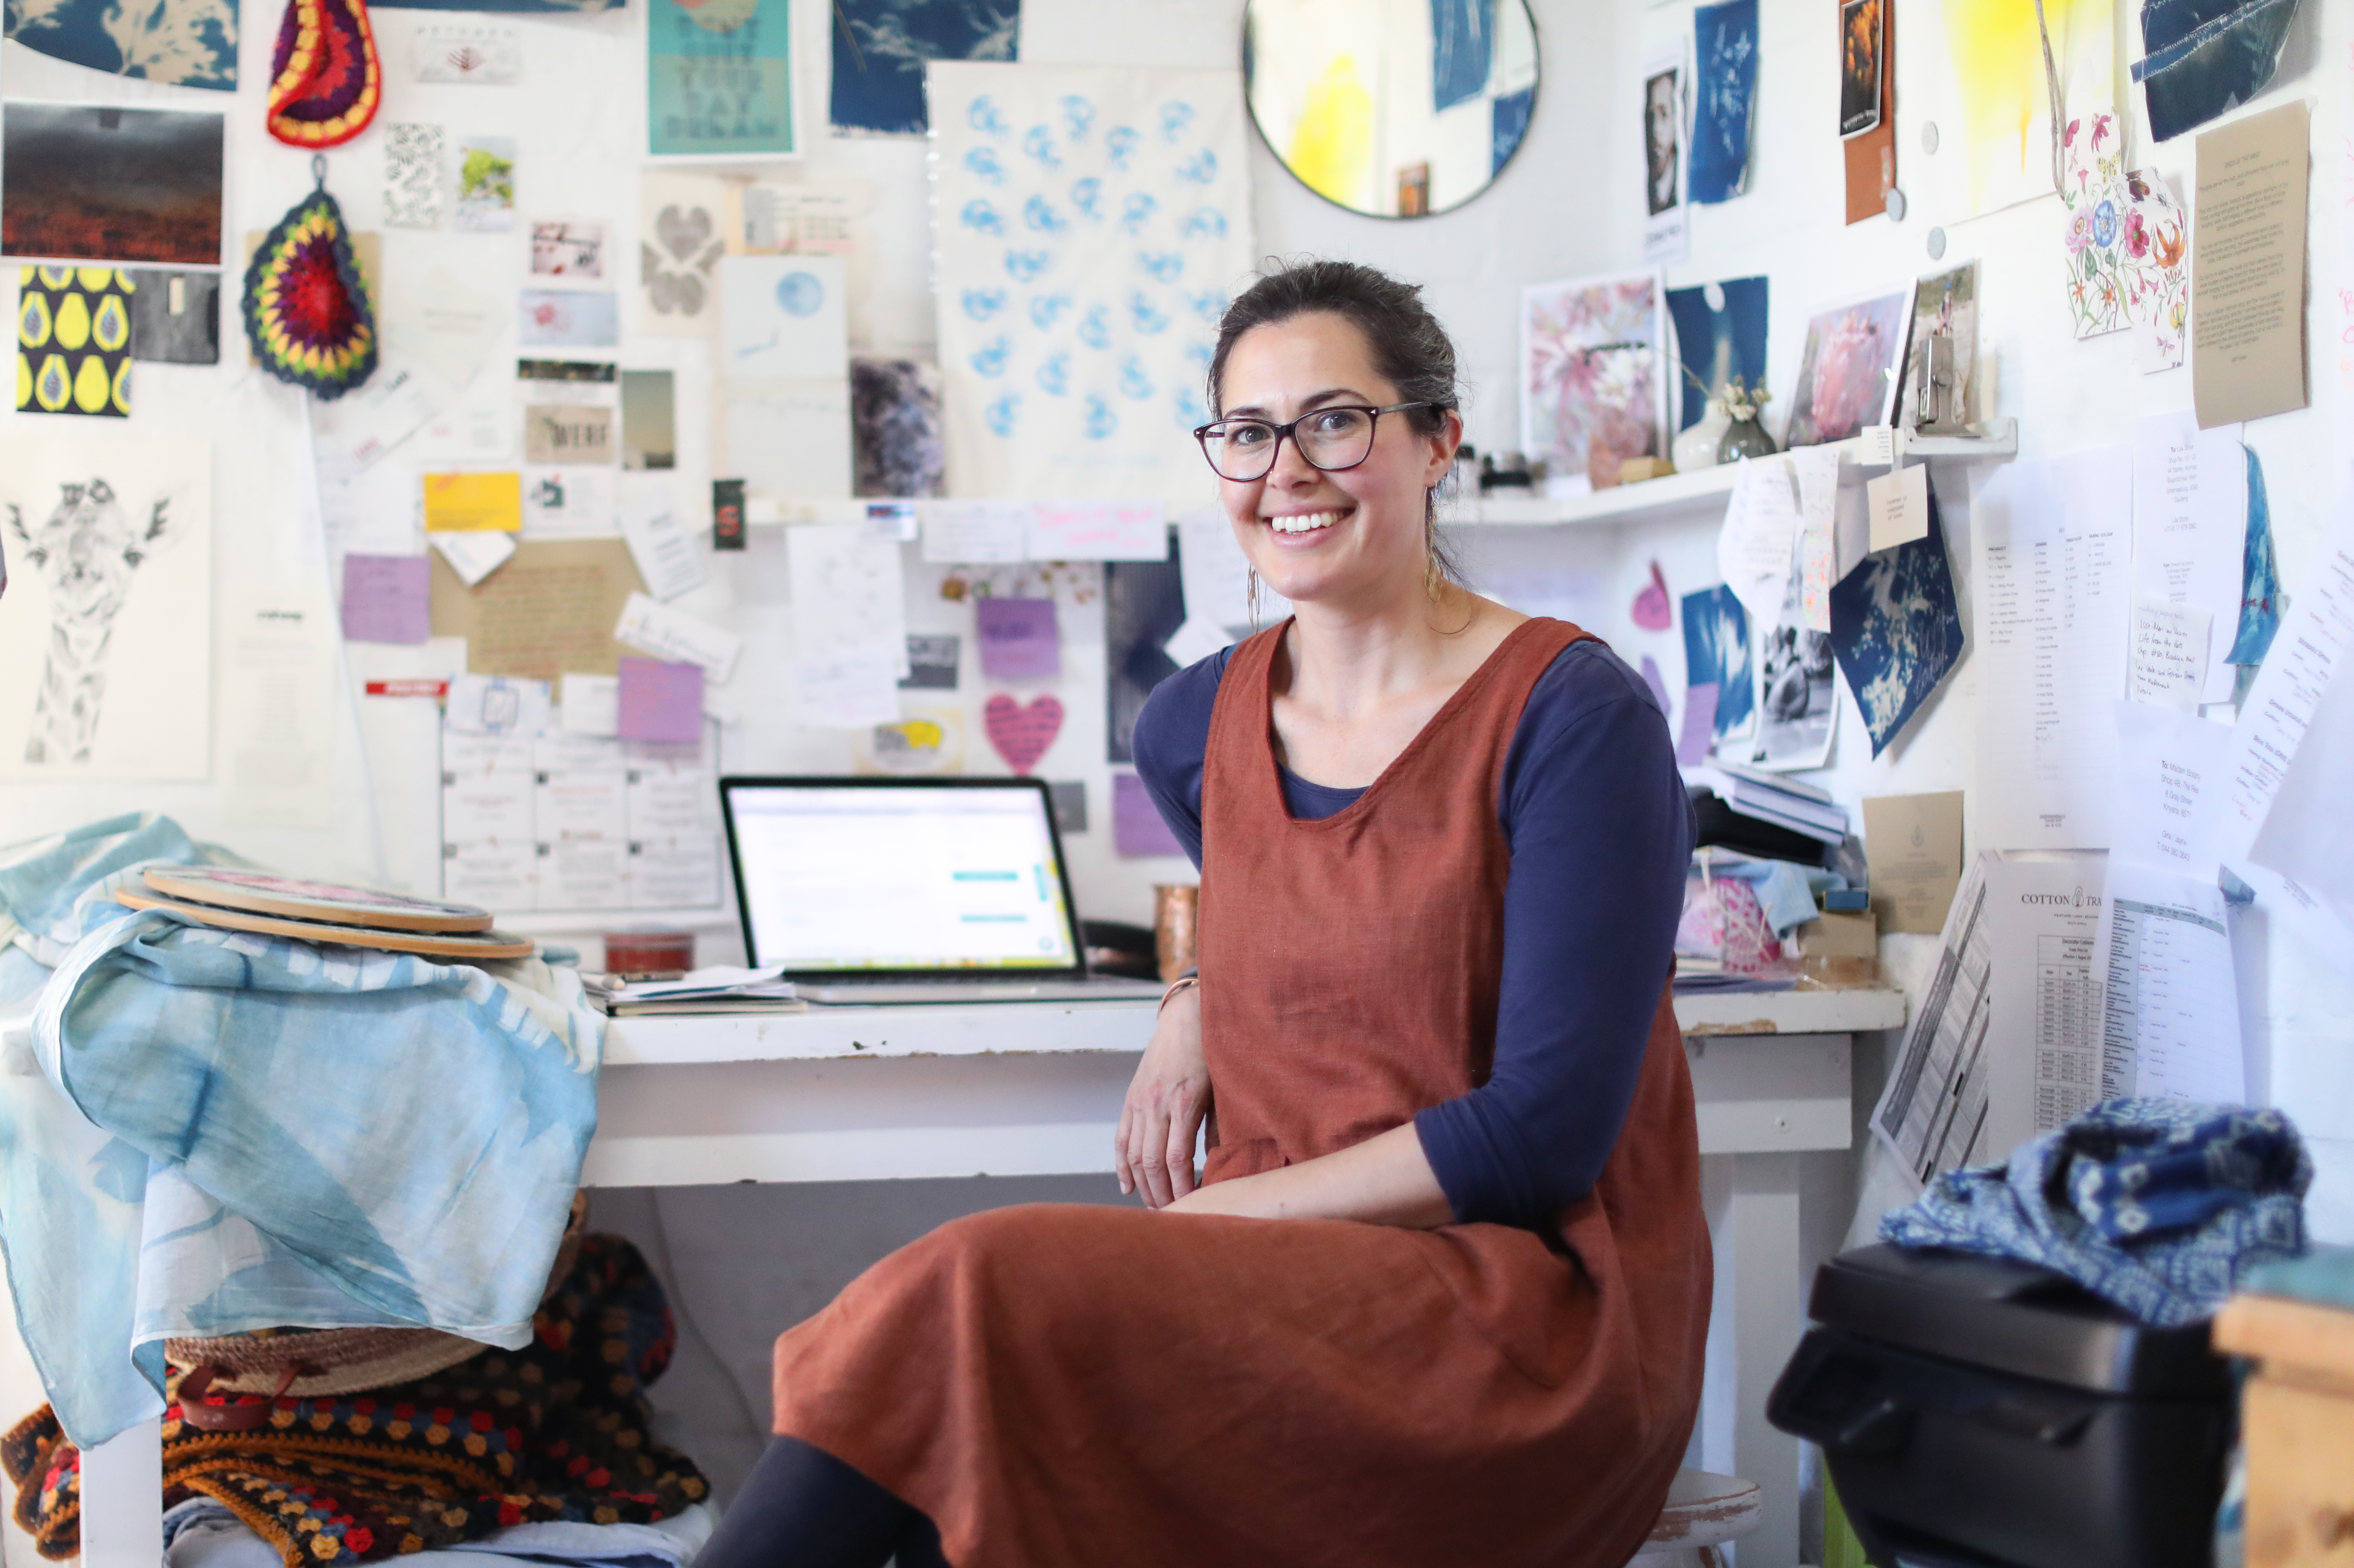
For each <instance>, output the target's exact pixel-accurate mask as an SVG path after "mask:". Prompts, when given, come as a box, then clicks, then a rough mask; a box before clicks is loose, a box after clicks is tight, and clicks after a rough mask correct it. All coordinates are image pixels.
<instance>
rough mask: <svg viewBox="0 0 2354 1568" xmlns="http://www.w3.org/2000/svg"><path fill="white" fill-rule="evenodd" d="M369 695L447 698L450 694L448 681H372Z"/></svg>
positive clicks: (369, 684)
mask: <svg viewBox="0 0 2354 1568" xmlns="http://www.w3.org/2000/svg"><path fill="white" fill-rule="evenodd" d="M367 694H368V695H369V696H371V697H446V696H448V695H449V694H450V683H449V682H447V681H370V682H369V683H367Z"/></svg>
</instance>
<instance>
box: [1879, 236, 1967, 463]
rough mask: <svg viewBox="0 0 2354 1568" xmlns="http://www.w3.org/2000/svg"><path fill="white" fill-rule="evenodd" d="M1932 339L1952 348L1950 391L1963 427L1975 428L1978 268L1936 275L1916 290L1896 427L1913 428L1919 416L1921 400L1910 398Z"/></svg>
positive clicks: (1963, 265)
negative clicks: (1916, 372) (1947, 341)
mask: <svg viewBox="0 0 2354 1568" xmlns="http://www.w3.org/2000/svg"><path fill="white" fill-rule="evenodd" d="M1933 337H1943V338H1947V339H1950V340H1951V341H1952V343H1953V345H1954V389H1955V393H1956V396H1957V397H1958V398H1959V401H1960V404H1961V408H1962V419H1963V422H1964V423H1966V424H1967V423H1974V422H1975V421H1974V419H1973V418H1972V415H1973V413H1974V412H1975V410H1976V409H1977V408H1978V385H1977V380H1976V377H1977V375H1978V263H1977V262H1975V261H1965V262H1963V263H1962V264H1961V265H1960V266H1958V267H1955V268H1952V269H1949V270H1946V271H1943V272H1934V273H1932V274H1930V275H1929V276H1928V277H1926V278H1924V279H1922V280H1921V281H1920V282H1918V283H1916V284H1914V289H1913V333H1912V337H1911V340H1910V343H1909V345H1908V346H1907V348H1906V349H1905V352H1904V374H1903V376H1901V377H1900V378H1899V379H1898V382H1897V387H1896V421H1895V422H1896V423H1898V424H1900V425H1908V426H1909V425H1912V424H1914V423H1916V422H1918V420H1919V418H1920V413H1921V408H1920V401H1919V398H1918V397H1916V395H1915V394H1914V387H1913V379H1914V366H1917V365H1918V364H1919V363H1920V361H1921V356H1922V355H1925V354H1926V353H1928V352H1929V340H1930V339H1931V338H1933Z"/></svg>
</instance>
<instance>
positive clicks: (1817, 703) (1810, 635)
mask: <svg viewBox="0 0 2354 1568" xmlns="http://www.w3.org/2000/svg"><path fill="white" fill-rule="evenodd" d="M1805 589H1806V566H1805V563H1804V562H1802V561H1799V560H1797V559H1793V560H1792V561H1791V563H1790V574H1789V582H1788V587H1787V589H1786V590H1785V591H1784V593H1783V595H1782V607H1781V610H1780V613H1779V614H1778V615H1776V617H1775V618H1774V620H1773V621H1772V623H1771V627H1770V629H1769V630H1766V631H1765V634H1764V635H1763V636H1762V637H1760V638H1759V639H1758V648H1757V745H1756V748H1755V750H1754V751H1753V752H1752V753H1751V754H1750V760H1751V761H1753V762H1755V763H1756V764H1757V766H1759V767H1760V768H1774V769H1776V770H1777V771H1781V772H1797V771H1799V770H1802V769H1805V768H1820V767H1822V766H1823V765H1824V764H1825V763H1827V762H1829V760H1830V755H1831V735H1832V732H1833V730H1834V728H1835V727H1836V726H1837V724H1838V721H1839V667H1838V664H1837V662H1835V661H1834V659H1833V657H1832V654H1831V640H1830V637H1829V634H1827V633H1825V632H1820V631H1813V630H1808V627H1807V614H1806V604H1805Z"/></svg>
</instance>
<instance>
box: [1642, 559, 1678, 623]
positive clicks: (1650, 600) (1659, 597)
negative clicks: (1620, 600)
mask: <svg viewBox="0 0 2354 1568" xmlns="http://www.w3.org/2000/svg"><path fill="white" fill-rule="evenodd" d="M1674 619H1675V611H1674V609H1671V608H1670V605H1669V604H1668V579H1667V576H1666V574H1665V573H1663V572H1661V571H1660V570H1659V562H1657V561H1653V562H1652V563H1651V586H1650V587H1649V588H1645V589H1643V590H1642V592H1640V593H1638V594H1637V595H1636V596H1635V613H1634V620H1635V624H1636V625H1638V626H1639V627H1641V628H1642V629H1643V630H1646V631H1665V630H1667V629H1668V623H1669V622H1670V620H1674Z"/></svg>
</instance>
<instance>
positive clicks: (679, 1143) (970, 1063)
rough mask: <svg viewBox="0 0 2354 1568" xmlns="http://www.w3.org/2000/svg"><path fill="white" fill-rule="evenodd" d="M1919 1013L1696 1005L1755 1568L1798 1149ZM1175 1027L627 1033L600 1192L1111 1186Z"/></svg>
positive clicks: (1694, 1026)
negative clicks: (1131, 1112)
mask: <svg viewBox="0 0 2354 1568" xmlns="http://www.w3.org/2000/svg"><path fill="white" fill-rule="evenodd" d="M1904 1012H1905V1003H1904V997H1903V993H1901V992H1898V991H1884V990H1872V991H1803V992H1802V991H1790V992H1784V993H1780V994H1768V995H1759V996H1706V997H1683V998H1679V999H1678V1001H1677V1002H1676V1016H1677V1019H1678V1021H1679V1022H1681V1024H1682V1025H1683V1027H1684V1031H1685V1036H1686V1046H1685V1049H1686V1051H1687V1054H1688V1055H1689V1057H1690V1060H1691V1069H1692V1087H1693V1092H1694V1096H1695V1098H1696V1100H1697V1102H1698V1107H1699V1118H1700V1145H1701V1152H1702V1155H1704V1156H1709V1157H1711V1158H1710V1159H1709V1160H1708V1161H1707V1164H1708V1166H1709V1181H1708V1193H1709V1202H1710V1205H1711V1213H1710V1225H1711V1228H1712V1234H1713V1235H1714V1239H1715V1245H1716V1254H1717V1288H1716V1299H1715V1323H1714V1325H1713V1326H1712V1329H1711V1330H1710V1345H1711V1352H1712V1353H1711V1356H1710V1374H1709V1375H1710V1394H1709V1397H1708V1400H1707V1404H1706V1408H1704V1411H1703V1415H1702V1464H1703V1465H1704V1466H1705V1467H1707V1468H1709V1469H1712V1470H1717V1471H1722V1472H1729V1473H1732V1474H1737V1475H1741V1476H1745V1477H1747V1478H1750V1479H1752V1480H1755V1481H1757V1482H1759V1483H1760V1484H1761V1485H1763V1486H1764V1487H1765V1496H1766V1502H1765V1525H1764V1528H1763V1529H1762V1530H1761V1531H1760V1532H1759V1533H1758V1535H1756V1536H1755V1537H1752V1538H1751V1539H1750V1540H1748V1541H1745V1542H1743V1548H1742V1550H1743V1555H1744V1565H1743V1568H1789V1565H1790V1564H1793V1563H1796V1562H1797V1441H1796V1439H1793V1438H1789V1437H1786V1436H1783V1435H1782V1434H1780V1433H1777V1432H1776V1431H1774V1430H1773V1429H1772V1428H1771V1427H1770V1426H1768V1425H1766V1424H1765V1391H1766V1390H1767V1389H1768V1388H1769V1387H1770V1386H1771V1385H1772V1383H1773V1379H1774V1377H1775V1376H1776V1373H1778V1372H1780V1370H1781V1368H1782V1364H1783V1362H1784V1361H1786V1360H1787V1358H1788V1356H1789V1352H1790V1351H1791V1348H1792V1347H1793V1346H1795V1345H1796V1344H1797V1340H1798V1336H1799V1333H1800V1332H1801V1330H1803V1328H1804V1326H1805V1320H1806V1319H1805V1303H1806V1297H1805V1291H1806V1287H1807V1281H1806V1280H1805V1279H1804V1278H1803V1277H1802V1274H1803V1270H1802V1268H1801V1260H1800V1249H1799V1204H1800V1195H1799V1181H1798V1165H1797V1160H1796V1158H1795V1157H1796V1156H1797V1155H1798V1154H1801V1153H1805V1152H1809V1151H1815V1150H1839V1149H1845V1148H1847V1147H1848V1143H1849V1129H1850V1107H1849V1085H1850V1071H1849V1061H1850V1040H1849V1036H1850V1034H1852V1033H1855V1032H1857V1031H1861V1030H1873V1029H1893V1028H1897V1027H1899V1026H1901V1025H1902V1024H1903V1022H1904ZM1153 1013H1154V1004H1153V1003H1152V1002H1151V1001H1097V1002H1034V1003H1022V1004H1005V1005H991V1006H976V1005H963V1006H930V1007H833V1008H812V1009H811V1010H810V1011H809V1012H797V1013H778V1014H771V1015H766V1016H762V1015H734V1016H709V1017H695V1018H628V1019H616V1020H614V1021H613V1023H612V1027H611V1029H610V1032H609V1033H608V1034H607V1037H606V1047H605V1066H604V1071H603V1075H602V1077H601V1079H600V1081H599V1093H598V1117H599V1125H598V1129H597V1138H596V1141H595V1142H594V1143H593V1144H592V1145H590V1147H589V1150H588V1164H587V1167H586V1169H585V1170H584V1171H583V1172H582V1180H583V1181H585V1182H586V1183H588V1184H589V1185H592V1186H606V1187H625V1186H682V1185H700V1184H705V1183H714V1182H725V1181H885V1180H895V1179H907V1178H913V1177H944V1176H947V1177H953V1176H982V1175H988V1176H1037V1175H1060V1174H1083V1173H1087V1172H1102V1173H1104V1174H1105V1175H1106V1176H1107V1177H1108V1175H1109V1173H1110V1171H1111V1138H1112V1129H1113V1128H1114V1127H1115V1125H1116V1124H1117V1123H1118V1121H1119V1105H1120V1099H1121V1097H1122V1095H1123V1094H1124V1093H1125V1092H1126V1090H1127V1087H1128V1082H1129V1077H1130V1076H1131V1075H1133V1074H1134V1072H1135V1070H1136V1060H1137V1054H1138V1053H1140V1052H1141V1051H1142V1050H1143V1048H1144V1046H1145V1044H1146V1042H1147V1041H1148V1040H1149V1039H1150V1035H1151V1033H1152V1019H1153ZM1726 1157H1729V1158H1726ZM1842 1218H1843V1217H1842ZM1711 1411H1716V1412H1722V1413H1723V1415H1722V1416H1719V1417H1716V1418H1712V1416H1711V1414H1709V1413H1710V1412H1711ZM1726 1417H1729V1419H1726ZM157 1442H158V1437H157V1433H156V1428H155V1426H154V1425H153V1424H149V1425H146V1426H144V1427H142V1428H139V1429H135V1430H133V1431H132V1432H129V1433H125V1434H124V1435H123V1436H122V1437H120V1438H117V1439H116V1440H115V1441H114V1442H111V1443H109V1444H107V1445H105V1446H103V1447H101V1448H99V1449H95V1450H93V1451H92V1452H91V1453H90V1454H89V1455H87V1456H86V1457H85V1459H84V1464H83V1469H82V1487H83V1497H84V1510H83V1517H84V1520H86V1524H85V1529H86V1530H87V1531H88V1535H87V1537H86V1540H85V1551H84V1557H83V1561H84V1563H86V1564H87V1565H88V1568H154V1563H155V1550H156V1546H155V1542H156V1540H157V1536H158V1527H157V1526H156V1524H155V1520H156V1519H157V1518H158V1517H159V1510H158V1509H157V1506H156V1504H157V1499H158V1491H157V1488H156V1485H155V1480H154V1477H155V1473H156V1464H157V1457H156V1456H157V1448H156V1444H157Z"/></svg>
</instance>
